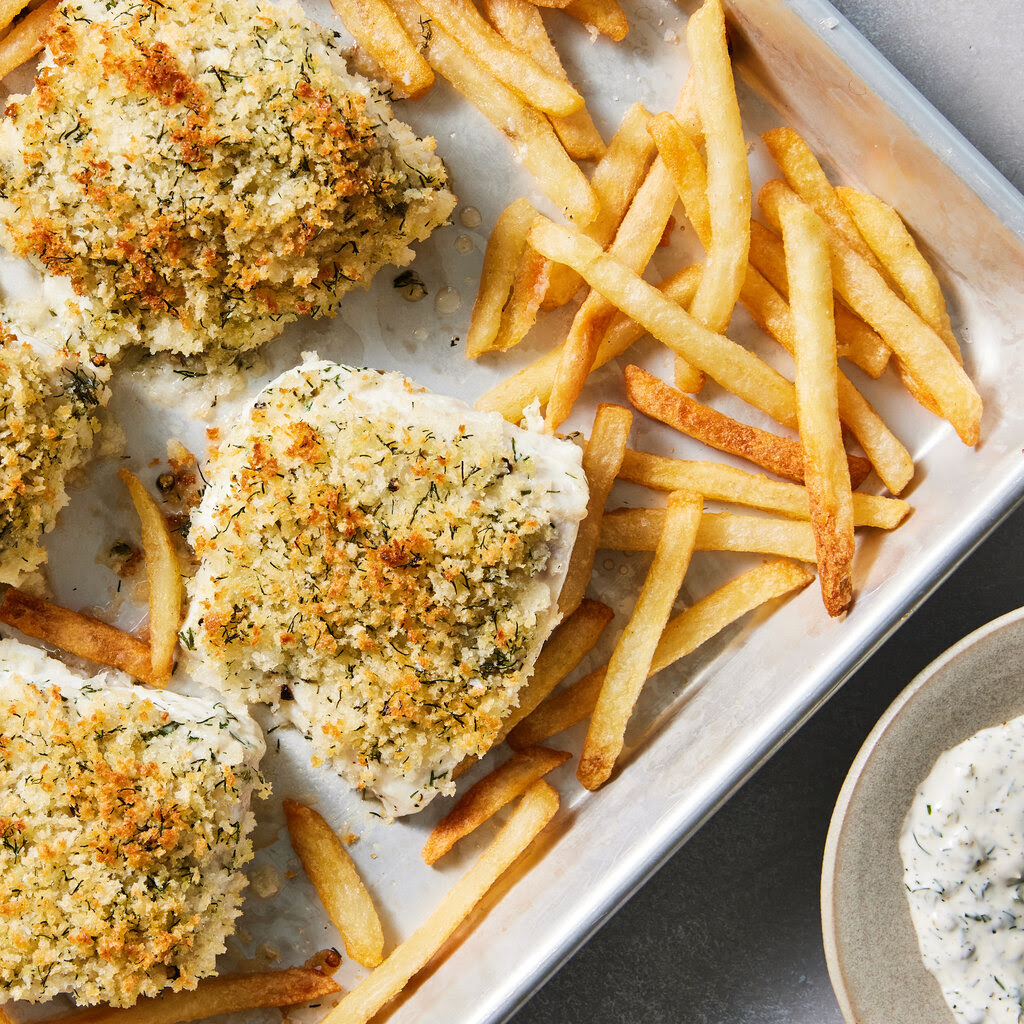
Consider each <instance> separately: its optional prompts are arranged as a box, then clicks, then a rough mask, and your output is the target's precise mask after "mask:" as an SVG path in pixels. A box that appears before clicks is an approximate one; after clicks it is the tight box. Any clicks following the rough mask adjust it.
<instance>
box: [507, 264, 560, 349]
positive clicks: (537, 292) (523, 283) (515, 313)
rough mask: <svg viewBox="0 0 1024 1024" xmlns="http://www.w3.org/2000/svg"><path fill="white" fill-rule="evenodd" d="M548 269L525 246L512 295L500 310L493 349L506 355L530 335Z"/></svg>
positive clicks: (542, 297)
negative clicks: (499, 320)
mask: <svg viewBox="0 0 1024 1024" xmlns="http://www.w3.org/2000/svg"><path fill="white" fill-rule="evenodd" d="M552 266H553V264H552V263H551V261H550V260H546V259H544V257H543V256H541V255H540V254H539V253H537V252H534V250H533V249H531V248H530V247H529V246H526V247H524V249H523V252H522V254H521V255H520V257H519V266H518V267H516V274H515V279H514V280H513V282H512V293H511V294H510V295H509V297H508V302H507V303H506V304H505V308H504V309H503V310H502V311H501V323H500V325H499V326H498V337H497V338H496V339H495V348H496V349H498V350H500V351H502V352H506V351H508V349H510V348H514V347H515V346H516V345H518V344H519V342H521V341H522V340H523V338H525V337H526V335H527V334H529V333H530V328H531V327H533V325H534V324H535V323H536V322H537V313H538V312H539V311H540V307H541V303H542V302H543V301H544V296H545V295H546V294H547V290H548V280H549V278H550V276H551V268H552Z"/></svg>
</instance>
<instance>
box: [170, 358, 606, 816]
mask: <svg viewBox="0 0 1024 1024" xmlns="http://www.w3.org/2000/svg"><path fill="white" fill-rule="evenodd" d="M221 436H222V442H221V444H220V446H219V449H218V451H217V453H216V454H215V455H214V456H213V457H212V459H211V462H210V465H209V466H208V467H206V469H205V476H206V478H207V479H208V480H209V486H208V487H207V490H206V493H205V495H204V498H203V502H202V505H201V506H200V508H199V510H198V512H197V513H196V514H195V516H194V517H193V527H192V532H191V535H190V539H191V542H192V544H193V546H194V547H195V551H196V554H197V556H198V557H199V558H200V559H201V560H202V561H201V566H200V569H199V572H198V574H197V575H196V577H195V578H194V580H193V581H192V584H191V592H190V593H191V598H192V602H191V610H190V614H189V619H188V621H187V622H186V625H185V628H184V630H183V632H182V638H183V641H184V643H185V645H186V646H187V647H190V648H192V649H194V650H195V651H196V652H197V656H198V658H197V660H198V662H199V664H197V665H196V666H195V669H194V671H195V672H196V674H197V678H201V679H202V678H208V677H211V676H212V677H213V679H215V680H216V681H217V682H218V684H219V685H220V686H221V687H222V688H223V689H224V690H225V691H226V692H227V693H229V694H232V695H241V696H243V697H245V698H246V699H248V700H250V701H268V702H271V703H273V704H280V706H281V708H282V709H284V710H285V711H286V712H288V713H289V715H290V716H291V717H293V718H295V720H297V721H298V722H299V724H300V725H301V726H302V727H303V728H304V729H305V730H306V732H307V733H308V735H309V736H310V738H311V739H312V743H313V748H314V754H315V758H316V759H317V760H319V759H329V760H331V761H332V762H333V764H334V765H335V766H336V767H337V768H338V770H339V771H341V772H342V774H344V775H345V776H346V777H347V778H348V779H349V780H350V781H351V782H353V784H355V785H356V786H358V787H360V788H362V787H368V788H370V789H372V790H373V791H375V792H376V793H377V794H378V795H379V796H381V797H382V799H383V801H384V805H385V808H386V810H387V811H388V812H389V813H398V814H401V813H408V812H409V811H411V810H416V809H418V808H419V807H421V806H423V805H424V804H425V803H426V802H427V801H428V800H429V799H430V798H431V797H433V796H434V795H435V794H436V793H437V792H438V791H442V792H444V791H449V790H450V789H451V785H452V781H451V777H450V770H451V768H452V767H453V766H454V764H455V763H457V762H458V761H459V760H461V759H462V757H464V756H465V755H472V754H480V753H482V752H483V751H485V750H486V749H487V748H488V747H489V746H490V744H491V743H492V742H493V740H494V737H495V735H496V733H497V731H498V729H499V726H500V723H501V720H502V718H503V717H504V716H505V715H507V714H508V712H509V711H510V710H511V709H512V708H513V707H514V706H515V702H516V695H517V693H518V690H519V688H520V686H521V685H522V684H523V682H525V680H526V678H527V676H528V675H529V672H530V670H531V668H532V665H533V660H534V658H535V657H536V654H537V651H538V648H539V645H540V644H541V643H542V642H543V640H544V638H545V637H546V636H547V634H548V632H549V631H550V629H551V628H552V626H553V625H554V623H555V621H556V619H557V611H556V600H557V591H558V588H559V587H560V586H561V581H562V578H563V577H564V572H565V568H566V565H567V563H568V557H569V553H570V551H571V547H572V544H573V541H574V540H575V535H576V528H577V524H578V521H579V520H580V519H581V518H582V517H583V515H584V513H585V510H586V501H587V488H586V481H585V477H584V475H583V473H582V471H581V469H580V454H579V449H578V448H577V447H576V446H575V445H573V444H572V443H571V442H567V441H560V440H557V439H555V438H551V437H545V436H542V435H538V434H534V433H531V432H528V431H525V430H520V429H519V428H516V427H512V426H510V425H509V424H507V423H505V422H504V421H503V420H502V419H501V418H500V417H498V416H497V415H495V414H484V413H479V412H476V411H475V410H473V409H471V408H470V407H468V406H466V405H464V404H463V403H461V402H458V401H456V400H454V399H448V398H442V397H440V396H437V395H431V394H429V393H427V392H424V391H422V390H421V389H419V388H416V387H415V386H413V385H412V384H410V382H409V381H407V380H405V379H404V378H402V377H400V376H398V375H397V374H384V373H378V372H375V371H368V370H361V371H360V370H352V369H349V368H347V367H343V366H338V365H337V364H333V363H314V364H311V365H306V366H304V367H301V368H299V369H297V370H293V371H290V372H289V373H286V374H285V375H283V376H282V377H281V378H279V379H278V380H277V381H276V382H274V383H273V384H271V385H270V386H269V387H268V388H266V389H265V390H264V391H263V392H261V393H260V395H259V396H258V398H257V400H256V402H255V403H254V405H253V406H252V408H251V409H250V410H249V411H248V413H247V414H246V415H244V416H243V418H242V419H241V420H240V421H239V422H238V423H236V424H234V425H233V426H232V427H231V428H229V429H227V430H223V431H222V432H221Z"/></svg>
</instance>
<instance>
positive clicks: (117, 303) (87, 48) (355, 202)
mask: <svg viewBox="0 0 1024 1024" xmlns="http://www.w3.org/2000/svg"><path fill="white" fill-rule="evenodd" d="M47 44H48V48H47V55H48V58H49V61H50V62H44V66H43V67H42V68H41V70H40V72H39V74H38V77H37V78H36V82H35V87H34V89H33V90H32V92H31V93H30V94H29V95H28V96H14V97H12V98H11V100H10V102H9V103H8V105H7V108H6V111H5V112H4V117H3V119H2V121H0V240H2V241H3V244H4V245H5V246H6V247H7V248H8V249H9V250H10V251H11V252H13V253H14V254H15V255H18V256H24V257H27V258H29V259H30V260H31V261H32V262H33V263H34V264H35V265H36V266H38V267H39V268H41V269H43V270H44V271H46V272H48V273H49V274H51V275H56V276H59V277H64V278H67V279H68V280H69V281H70V283H71V285H72V287H73V289H74V292H75V293H76V295H77V296H78V299H77V301H75V302H68V303H67V307H66V308H67V312H68V315H69V317H70V318H71V319H72V320H73V321H76V322H77V324H78V330H79V331H80V332H81V338H80V339H79V341H78V342H76V346H78V345H81V351H86V352H90V353H91V352H93V351H99V352H102V353H105V354H108V355H113V354H114V353H115V352H116V351H117V350H118V349H119V348H120V347H121V346H122V345H124V344H131V343H136V344H140V345H142V346H144V347H146V348H148V349H150V350H152V351H172V352H177V353H183V354H192V355H195V354H206V355H211V354H214V353H216V352H217V351H220V350H228V351H237V350H240V349H247V348H252V347H255V346H257V345H259V344H261V343H263V342H265V341H266V340H268V339H269V338H272V337H274V336H275V335H277V334H278V333H280V331H281V330H282V329H283V327H284V325H285V323H287V322H288V321H289V320H293V319H295V318H296V317H297V316H300V315H309V316H314V317H316V316H330V315H333V314H334V313H335V312H336V309H337V305H338V302H339V299H340V298H341V296H342V295H343V294H344V293H345V292H347V291H348V290H350V289H351V288H353V287H355V286H357V285H360V286H365V285H367V284H368V283H369V280H370V278H371V277H372V275H373V274H374V272H375V271H376V270H377V269H378V268H379V267H380V266H382V265H384V264H388V263H392V264H396V265H404V264H406V263H408V262H409V261H410V260H411V259H412V257H413V253H412V251H411V249H410V248H409V245H410V243H412V242H414V241H417V240H422V239H424V238H426V237H427V236H428V235H429V234H430V232H431V231H432V230H433V229H434V228H435V227H437V226H438V225H440V224H443V223H444V222H445V221H446V220H447V218H448V216H449V214H450V213H451V210H452V209H453V207H454V204H455V198H454V196H453V195H452V194H451V193H450V192H449V191H448V189H447V175H446V173H445V169H444V166H443V164H442V163H441V161H440V160H439V159H438V157H437V156H436V155H435V154H434V141H433V140H432V139H426V140H422V139H419V138H417V137H416V136H415V134H414V133H413V132H412V130H411V129H410V128H409V127H408V126H407V125H405V124H403V123H401V122H400V121H397V120H394V119H393V118H392V114H391V108H390V106H389V104H388V102H387V100H386V99H385V98H384V97H383V96H382V94H381V93H380V92H379V90H378V89H377V87H376V86H375V85H373V84H372V83H371V82H369V81H368V80H366V79H364V78H362V77H360V76H358V75H355V74H351V73H350V72H349V70H348V68H347V66H346V64H345V59H344V56H343V55H342V54H341V53H340V51H339V50H338V48H337V44H336V43H335V41H334V37H333V34H332V33H330V32H326V31H323V30H321V29H319V28H318V27H317V26H315V25H313V24H312V23H311V22H309V21H308V20H307V19H306V18H305V16H304V15H303V14H302V12H301V11H300V10H299V9H298V8H297V7H288V8H283V9H282V8H278V7H274V6H271V5H270V4H268V3H265V2H262V0H202V2H200V0H64V2H63V3H62V4H61V5H60V7H59V8H58V10H57V12H56V14H55V17H54V21H53V23H52V25H51V28H50V31H49V34H48V37H47Z"/></svg>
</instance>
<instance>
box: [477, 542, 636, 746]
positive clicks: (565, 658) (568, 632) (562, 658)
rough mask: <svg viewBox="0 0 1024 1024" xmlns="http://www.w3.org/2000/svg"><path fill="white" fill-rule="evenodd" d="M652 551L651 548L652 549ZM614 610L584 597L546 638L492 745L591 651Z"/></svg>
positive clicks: (495, 744)
mask: <svg viewBox="0 0 1024 1024" xmlns="http://www.w3.org/2000/svg"><path fill="white" fill-rule="evenodd" d="M651 550H652V551H653V550H654V549H653V547H652V548H651ZM614 617H615V613H614V612H613V611H612V610H611V608H609V607H608V605H606V604H601V602H600V601H591V600H590V599H589V598H584V599H583V601H582V602H581V603H580V606H579V607H578V608H577V609H576V611H574V612H573V613H572V615H569V616H568V617H567V618H565V619H564V620H563V621H562V622H561V623H560V624H559V626H558V628H557V629H556V630H555V631H554V632H553V633H552V634H551V636H549V637H548V639H547V642H546V643H545V644H544V648H543V650H542V651H541V652H540V655H539V656H538V658H537V661H536V663H535V664H534V666H533V672H532V673H531V674H530V678H529V680H528V681H527V683H526V685H525V686H524V687H523V688H522V689H521V690H520V691H519V704H518V706H517V707H515V708H513V709H512V712H511V714H509V716H508V717H507V718H506V719H505V720H504V721H503V722H502V723H501V729H500V730H499V731H498V737H497V739H496V740H495V741H494V746H497V745H498V744H499V743H501V742H502V741H503V740H504V739H505V737H506V736H508V734H509V733H510V732H511V731H512V730H513V729H514V728H515V727H516V726H517V725H518V724H519V723H520V722H521V721H522V720H523V719H524V718H526V716H527V715H529V714H530V713H531V712H532V711H533V709H534V708H535V707H537V705H538V704H540V703H541V701H543V700H546V699H547V697H548V696H549V695H550V693H551V691H552V690H554V688H555V687H556V686H557V685H558V684H559V683H560V682H561V681H562V680H563V679H565V677H566V676H567V675H568V674H569V673H570V672H572V671H573V669H575V668H576V666H577V665H579V663H580V662H581V661H582V660H583V658H584V657H585V656H586V655H587V654H589V653H590V651H591V650H593V648H594V645H595V644H596V643H597V641H598V640H599V639H600V636H601V634H602V633H603V632H604V629H605V627H606V626H607V625H608V623H609V622H611V621H612V619H613V618H614Z"/></svg>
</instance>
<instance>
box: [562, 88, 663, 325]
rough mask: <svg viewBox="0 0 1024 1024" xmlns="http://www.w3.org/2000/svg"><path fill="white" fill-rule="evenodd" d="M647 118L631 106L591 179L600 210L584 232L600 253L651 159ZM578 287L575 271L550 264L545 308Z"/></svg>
mask: <svg viewBox="0 0 1024 1024" xmlns="http://www.w3.org/2000/svg"><path fill="white" fill-rule="evenodd" d="M650 118H651V115H650V114H649V113H648V112H647V111H646V110H645V109H644V106H643V104H642V103H634V104H633V106H631V107H630V108H629V109H628V110H627V111H626V113H625V114H624V115H623V118H622V122H621V123H620V124H619V128H618V130H617V131H616V132H615V135H614V136H612V141H611V143H610V144H609V146H608V149H607V150H606V151H605V153H604V156H602V157H601V159H600V161H599V162H598V164H597V166H596V167H595V168H594V173H593V175H592V176H591V178H590V184H591V187H592V188H593V189H594V192H595V194H596V195H597V198H598V202H599V204H600V208H599V210H598V214H597V216H596V217H595V218H594V220H593V221H592V222H591V223H590V224H588V225H587V226H586V227H585V228H583V231H584V233H585V234H586V235H587V237H588V238H592V239H593V240H594V241H595V242H597V244H598V245H600V246H601V248H602V249H603V248H604V247H605V246H606V245H608V244H609V243H610V242H611V240H612V239H613V238H614V237H615V232H616V230H618V227H619V224H620V223H622V218H623V217H624V216H625V215H626V211H627V210H628V209H629V204H630V203H631V202H632V201H633V197H634V196H635V195H636V192H637V189H639V188H640V186H641V185H642V184H643V181H644V178H645V177H646V175H647V171H648V168H649V167H650V164H651V160H652V159H653V156H654V145H653V143H652V142H651V137H650V136H649V135H648V134H647V122H648V121H649V120H650ZM581 284H583V279H582V278H581V277H580V275H579V274H577V273H576V272H575V271H574V270H570V269H569V268H568V267H565V266H562V264H560V263H554V264H552V269H551V279H550V283H549V285H548V293H547V295H546V296H545V298H544V308H545V309H556V308H557V307H559V306H564V305H565V304H566V303H567V302H568V301H569V300H570V299H571V298H572V297H573V296H574V295H575V294H576V292H577V291H578V290H579V287H580V285H581Z"/></svg>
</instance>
